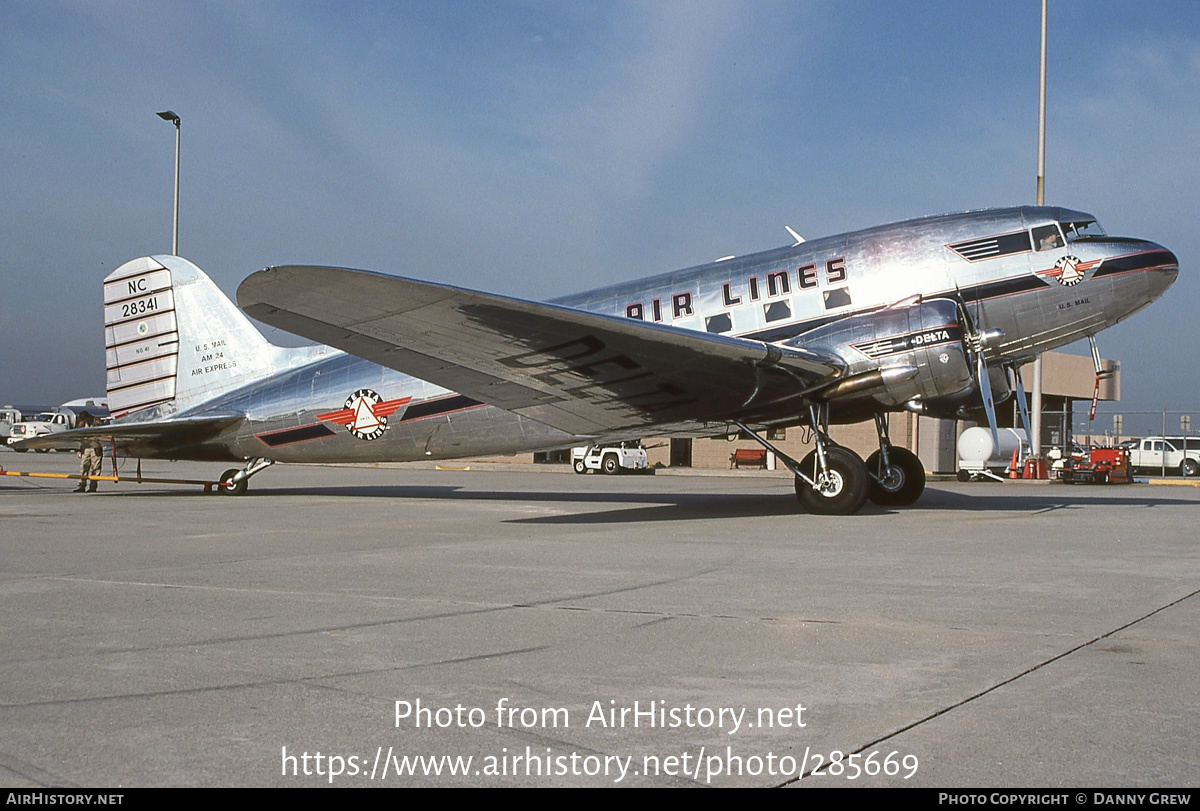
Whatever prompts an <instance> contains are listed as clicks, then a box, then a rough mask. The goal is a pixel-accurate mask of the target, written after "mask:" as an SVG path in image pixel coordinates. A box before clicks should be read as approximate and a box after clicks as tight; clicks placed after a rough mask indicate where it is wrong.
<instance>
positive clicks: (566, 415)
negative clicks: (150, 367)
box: [238, 265, 845, 436]
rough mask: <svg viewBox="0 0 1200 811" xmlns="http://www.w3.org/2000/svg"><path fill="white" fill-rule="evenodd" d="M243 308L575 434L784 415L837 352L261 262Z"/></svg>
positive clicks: (836, 364)
mask: <svg viewBox="0 0 1200 811" xmlns="http://www.w3.org/2000/svg"><path fill="white" fill-rule="evenodd" d="M238 304H239V305H240V306H241V308H242V309H243V310H245V311H246V313H248V314H249V315H251V316H253V317H254V318H257V319H258V320H260V321H262V322H264V323H267V324H270V325H271V326H274V327H278V328H280V329H284V330H287V331H288V332H292V333H294V334H296V335H301V336H304V337H306V338H310V339H312V340H314V341H319V342H321V343H323V344H327V345H329V346H334V347H337V348H339V349H342V350H345V351H346V352H349V353H351V354H353V355H357V356H358V357H361V358H365V359H367V360H370V361H373V362H374V363H378V364H380V365H382V366H387V367H389V368H392V369H396V370H399V371H402V372H405V373H407V374H410V375H413V376H415V377H418V378H421V379H423V380H428V381H430V382H432V383H436V384H437V385H439V386H443V387H445V388H448V389H452V390H454V391H457V392H459V393H460V394H465V395H467V396H469V397H472V398H474V399H477V400H479V401H481V402H486V403H490V404H492V405H495V406H497V407H500V408H504V409H506V410H508V411H513V412H516V413H518V414H522V415H524V416H527V417H529V418H531V419H535V420H537V421H539V422H542V423H545V424H547V425H551V426H553V427H556V428H559V429H561V430H563V431H567V432H569V433H572V434H576V435H585V436H586V435H598V434H603V433H606V432H612V431H617V430H625V429H630V428H634V429H636V428H639V427H641V426H649V425H655V424H663V423H674V422H716V421H723V420H729V419H743V420H751V421H752V420H754V419H755V416H756V415H761V414H766V413H772V414H775V416H776V417H777V418H778V415H779V414H780V413H783V410H782V409H783V406H782V405H781V404H782V403H784V402H785V401H789V400H791V401H793V402H794V404H795V406H796V408H795V410H793V411H790V412H787V413H789V414H792V415H794V414H798V413H799V402H800V392H801V391H803V390H804V389H806V388H811V387H812V386H813V385H815V384H817V383H818V382H825V381H830V380H833V379H836V378H837V377H839V376H840V375H841V374H842V373H843V371H844V369H845V364H844V363H843V362H842V360H841V359H840V358H838V357H837V356H836V355H832V354H827V353H820V352H814V351H810V350H805V349H794V348H788V347H780V346H776V345H773V344H765V343H762V342H759V341H752V340H746V339H741V338H731V337H727V336H722V335H713V334H707V333H698V332H694V331H690V330H681V329H676V328H673V327H668V326H663V325H659V324H651V323H647V322H644V321H640V320H635V319H629V318H620V317H614V316H608V315H599V314H596V313H590V312H585V311H582V310H576V309H573V308H570V307H562V306H558V305H554V304H544V303H539V302H532V301H524V300H520V299H512V298H506V297H503V296H496V295H491V294H487V293H480V292H476V291H473V290H466V289H462V288H457V287H450V286H448V285H440V284H432V283H429V282H422V281H416V280H413V279H405V278H400V277H396V276H387V275H384V274H380V273H372V272H368V271H362V270H348V269H343V268H324V267H307V266H296V265H291V266H283V267H274V268H267V269H266V270H261V271H259V272H257V273H254V274H252V275H250V276H249V277H247V278H246V279H245V281H243V282H242V284H241V286H240V287H239V288H238Z"/></svg>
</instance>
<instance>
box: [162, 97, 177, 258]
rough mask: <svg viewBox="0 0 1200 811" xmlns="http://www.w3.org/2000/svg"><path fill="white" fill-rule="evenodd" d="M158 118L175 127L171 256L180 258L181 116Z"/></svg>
mask: <svg viewBox="0 0 1200 811" xmlns="http://www.w3.org/2000/svg"><path fill="white" fill-rule="evenodd" d="M158 117H159V118H161V119H162V120H163V121H170V122H171V123H173V124H174V125H175V206H174V217H173V218H172V221H171V222H172V224H171V255H172V256H179V116H178V115H176V114H175V113H173V112H171V111H170V110H164V111H163V112H161V113H159V114H158Z"/></svg>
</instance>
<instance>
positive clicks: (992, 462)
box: [958, 426, 1025, 481]
mask: <svg viewBox="0 0 1200 811" xmlns="http://www.w3.org/2000/svg"><path fill="white" fill-rule="evenodd" d="M996 438H997V439H999V440H1000V446H999V447H997V446H996V443H995V442H993V441H992V429H991V428H981V427H978V426H977V427H975V428H968V429H967V430H965V431H963V432H962V435H961V436H960V437H959V438H958V458H959V460H960V461H959V464H958V478H959V481H967V479H969V478H973V477H977V476H981V475H984V471H986V470H988V469H991V468H999V469H1001V470H1003V469H1005V468H1007V467H1008V465H1009V463H1010V462H1012V455H1013V451H1020V453H1019V454H1018V459H1019V458H1020V456H1021V455H1023V454H1024V447H1025V432H1024V431H1017V430H1016V429H1014V428H998V429H997V430H996Z"/></svg>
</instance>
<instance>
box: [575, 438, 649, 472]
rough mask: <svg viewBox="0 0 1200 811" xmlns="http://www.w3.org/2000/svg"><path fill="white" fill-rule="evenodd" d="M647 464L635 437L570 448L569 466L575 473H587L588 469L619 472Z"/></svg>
mask: <svg viewBox="0 0 1200 811" xmlns="http://www.w3.org/2000/svg"><path fill="white" fill-rule="evenodd" d="M648 465H649V460H648V458H647V456H646V449H645V448H643V447H642V443H641V442H639V441H637V440H636V439H635V440H632V441H629V442H622V443H621V444H619V445H603V446H602V445H594V446H592V447H590V448H586V447H585V448H572V449H571V466H572V467H574V468H575V472H576V473H587V472H588V471H589V470H600V471H603V472H604V473H621V472H622V471H626V470H645V469H646V468H647V466H648Z"/></svg>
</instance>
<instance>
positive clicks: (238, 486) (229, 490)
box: [219, 467, 250, 496]
mask: <svg viewBox="0 0 1200 811" xmlns="http://www.w3.org/2000/svg"><path fill="white" fill-rule="evenodd" d="M241 472H242V471H240V470H238V469H237V468H236V467H231V468H230V469H229V470H226V471H225V472H224V473H222V474H221V486H220V488H219V490H220V492H221V493H223V494H224V495H227V496H240V495H242V494H243V493H245V492H246V488H247V487H249V486H250V477H249V476H247V477H246V478H244V479H241V480H240V481H234V480H233V477H234V476H236V475H237V474H239V473H241Z"/></svg>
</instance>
